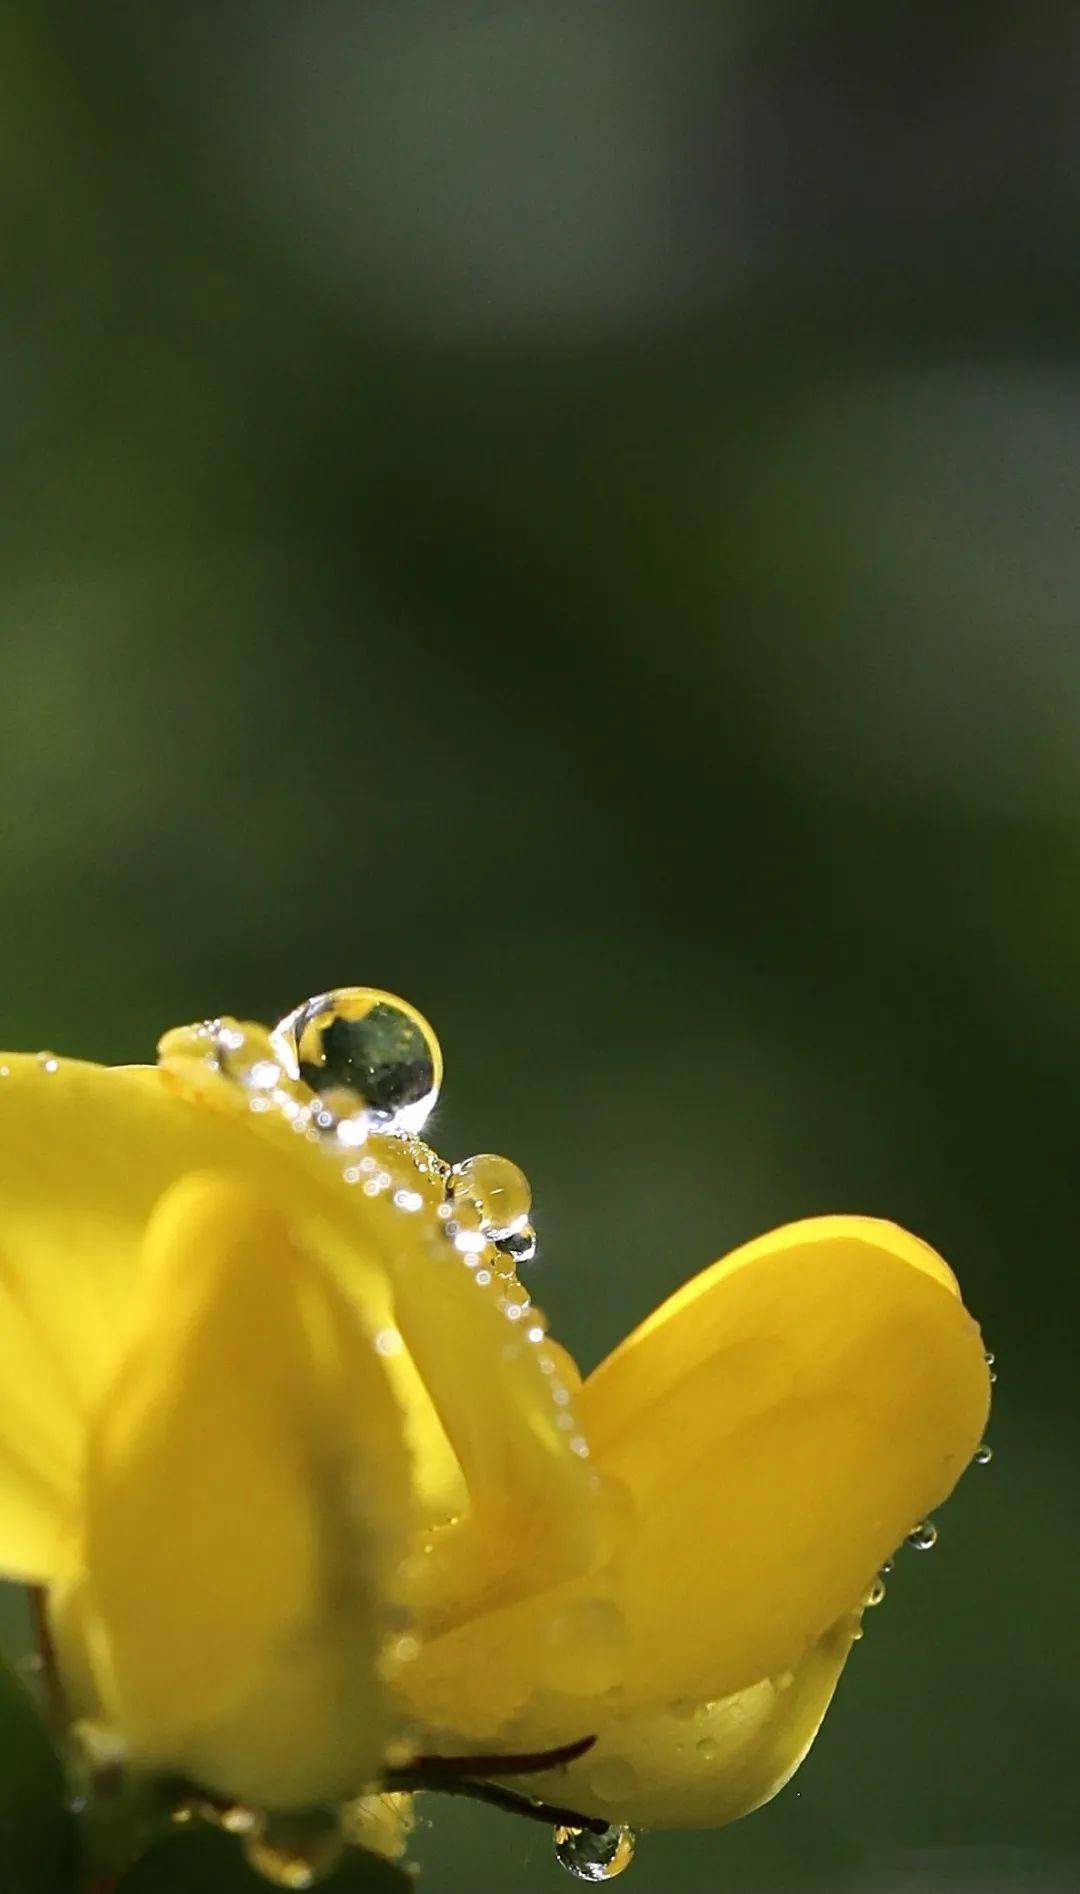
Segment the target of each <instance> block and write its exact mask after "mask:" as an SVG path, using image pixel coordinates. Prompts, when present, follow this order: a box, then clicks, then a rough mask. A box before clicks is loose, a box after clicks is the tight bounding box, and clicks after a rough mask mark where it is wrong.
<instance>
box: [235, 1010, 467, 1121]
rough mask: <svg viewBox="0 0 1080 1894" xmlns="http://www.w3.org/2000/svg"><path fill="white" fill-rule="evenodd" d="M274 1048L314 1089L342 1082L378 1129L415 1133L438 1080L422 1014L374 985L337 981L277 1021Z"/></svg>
mask: <svg viewBox="0 0 1080 1894" xmlns="http://www.w3.org/2000/svg"><path fill="white" fill-rule="evenodd" d="M271 1039H272V1041H273V1044H274V1047H275V1049H276V1050H277V1051H278V1052H279V1053H280V1054H281V1055H282V1056H286V1057H289V1058H291V1059H293V1060H294V1061H295V1064H296V1068H297V1070H298V1071H299V1074H300V1077H301V1078H302V1079H303V1080H304V1082H305V1084H307V1085H309V1086H310V1087H311V1089H312V1091H314V1092H319V1093H325V1092H328V1091H330V1090H332V1089H335V1088H339V1087H340V1088H344V1090H345V1091H347V1092H349V1093H351V1094H352V1095H353V1096H354V1097H355V1099H356V1100H357V1101H358V1103H359V1104H360V1105H361V1106H362V1107H363V1108H364V1110H365V1111H366V1112H367V1113H368V1115H369V1117H370V1119H371V1121H372V1123H373V1125H374V1126H376V1128H377V1129H378V1130H380V1131H383V1132H418V1131H420V1130H422V1128H423V1126H424V1124H425V1122H426V1120H427V1119H428V1117H429V1116H430V1114H431V1112H432V1110H433V1109H434V1106H435V1103H436V1100H437V1099H438V1096H439V1088H440V1085H441V1083H442V1069H443V1061H442V1051H441V1049H440V1046H439V1042H438V1040H437V1038H436V1037H435V1034H434V1032H433V1031H432V1029H431V1027H430V1026H429V1025H428V1022H427V1020H426V1019H425V1018H424V1017H423V1014H422V1013H419V1012H417V1010H416V1008H415V1007H414V1006H410V1005H409V1004H408V1002H407V1001H406V1000H401V999H398V998H397V996H396V995H395V994H393V993H384V992H383V991H382V990H381V989H380V988H378V987H366V986H352V987H337V988H334V989H333V990H332V991H330V992H328V993H321V994H318V995H317V996H316V997H315V998H314V999H310V1000H305V1001H303V1003H302V1004H301V1005H300V1006H297V1007H295V1008H294V1009H293V1011H292V1012H291V1013H289V1014H287V1015H286V1017H285V1018H284V1019H283V1020H281V1021H279V1023H278V1025H277V1026H276V1027H275V1028H274V1031H273V1033H272V1035H271Z"/></svg>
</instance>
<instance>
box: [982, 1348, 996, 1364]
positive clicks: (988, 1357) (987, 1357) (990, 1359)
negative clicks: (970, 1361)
mask: <svg viewBox="0 0 1080 1894" xmlns="http://www.w3.org/2000/svg"><path fill="white" fill-rule="evenodd" d="M983 1360H984V1361H985V1363H986V1365H987V1367H988V1368H992V1367H993V1365H994V1361H995V1355H994V1351H993V1349H992V1348H988V1349H987V1350H986V1352H985V1354H984V1355H983Z"/></svg>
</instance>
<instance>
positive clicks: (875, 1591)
mask: <svg viewBox="0 0 1080 1894" xmlns="http://www.w3.org/2000/svg"><path fill="white" fill-rule="evenodd" d="M884 1596H885V1580H884V1579H883V1578H882V1577H881V1574H880V1573H879V1574H878V1576H877V1578H875V1580H874V1582H873V1584H872V1585H871V1587H870V1590H869V1591H868V1592H867V1594H866V1597H865V1598H864V1599H863V1604H864V1605H865V1606H866V1607H867V1609H868V1610H870V1609H872V1608H873V1607H874V1606H875V1605H880V1604H881V1602H882V1599H883V1598H884Z"/></svg>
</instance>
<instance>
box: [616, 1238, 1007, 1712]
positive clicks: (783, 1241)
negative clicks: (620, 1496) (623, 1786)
mask: <svg viewBox="0 0 1080 1894" xmlns="http://www.w3.org/2000/svg"><path fill="white" fill-rule="evenodd" d="M988 1401H989V1384H988V1375H987V1368H986V1363H985V1361H984V1358H983V1349H982V1342H981V1338H980V1335H979V1330H978V1328H977V1326H976V1324H975V1323H974V1322H973V1321H972V1319H971V1317H970V1316H969V1315H968V1314H967V1313H966V1311H965V1309H964V1307H963V1304H962V1303H961V1301H960V1299H959V1295H958V1293H957V1290H956V1286H955V1281H954V1279H953V1277H952V1275H951V1272H950V1271H949V1270H948V1269H947V1268H946V1265H945V1264H944V1263H943V1262H942V1261H941V1259H940V1258H939V1257H937V1256H935V1255H934V1253H933V1251H931V1250H929V1249H928V1248H927V1247H926V1246H925V1245H924V1244H921V1243H919V1242H917V1241H916V1239H914V1238H912V1237H910V1236H908V1235H907V1234H906V1233H905V1232H904V1231H902V1230H899V1229H897V1228H896V1226H895V1225H893V1224H889V1223H883V1222H878V1221H876V1220H875V1219H872V1218H865V1217H822V1218H816V1219H811V1220H809V1221H807V1222H805V1223H795V1224H790V1225H788V1226H787V1227H786V1228H785V1229H781V1230H777V1231H774V1232H772V1233H771V1235H769V1236H766V1237H763V1238H761V1239H760V1240H759V1241H758V1242H756V1243H750V1244H748V1245H746V1246H745V1248H743V1249H741V1250H737V1251H736V1252H735V1253H734V1255H732V1256H729V1257H728V1258H726V1259H725V1260H724V1261H723V1262H720V1263H717V1264H715V1265H714V1266H713V1268H711V1269H709V1270H706V1271H705V1272H704V1274H703V1275H701V1276H699V1277H698V1278H696V1279H695V1280H694V1281H692V1282H691V1283H689V1284H688V1285H687V1286H686V1287H685V1288H684V1289H682V1290H680V1291H679V1292H678V1293H677V1294H676V1295H674V1296H673V1297H672V1298H671V1300H670V1301H669V1302H668V1303H666V1304H664V1305H663V1306H662V1307H661V1308H660V1309H658V1310H657V1311H656V1313H655V1314H654V1315H653V1316H651V1317H650V1318H649V1320H648V1321H647V1322H646V1323H645V1324H644V1325H643V1326H642V1327H641V1328H640V1329H638V1330H637V1331H636V1332H635V1333H634V1334H632V1335H631V1336H630V1337H629V1338H628V1339H627V1340H626V1341H625V1342H624V1343H623V1344H622V1345H621V1347H620V1348H618V1349H617V1350H616V1351H615V1353H614V1354H613V1355H612V1356H611V1357H610V1358H609V1359H608V1360H607V1361H606V1362H605V1363H603V1364H602V1365H601V1367H600V1368H599V1369H598V1370H597V1371H596V1373H595V1374H594V1375H592V1376H591V1377H590V1378H589V1380H588V1381H587V1382H586V1384H585V1387H584V1389H583V1392H582V1412H583V1415H584V1417H585V1421H586V1428H587V1431H588V1434H589V1438H590V1440H591V1442H592V1446H593V1453H594V1459H595V1463H596V1464H597V1465H598V1466H599V1467H600V1468H602V1469H603V1470H604V1471H605V1472H607V1473H611V1474H614V1475H616V1476H617V1477H618V1478H619V1479H621V1480H623V1481H624V1482H625V1483H626V1485H627V1487H628V1488H629V1490H630V1492H631V1494H632V1496H633V1499H634V1502H635V1505H636V1507H637V1511H638V1527H637V1531H636V1534H635V1539H634V1545H633V1551H632V1555H631V1556H629V1557H628V1558H627V1559H625V1560H624V1561H623V1563H622V1565H621V1567H620V1571H619V1577H618V1583H617V1585H616V1588H615V1598H616V1602H617V1603H618V1604H619V1606H620V1608H621V1610H622V1611H623V1613H624V1615H625V1618H626V1622H627V1627H628V1633H629V1645H628V1649H629V1656H628V1662H627V1672H626V1678H625V1687H626V1690H627V1693H628V1695H629V1696H630V1698H631V1699H632V1700H636V1701H638V1702H640V1703H654V1704H657V1705H660V1704H663V1703H664V1702H665V1700H670V1698H671V1697H672V1696H680V1695H685V1694H693V1695H695V1696H699V1697H700V1696H706V1697H721V1696H727V1695H730V1694H732V1693H733V1692H736V1691H739V1690H742V1689H743V1688H745V1687H746V1686H748V1685H751V1684H754V1683H756V1682H758V1681H759V1680H760V1679H761V1678H763V1677H768V1676H770V1675H772V1674H773V1673H775V1672H776V1671H778V1670H780V1669H782V1668H784V1667H785V1666H790V1665H791V1664H793V1663H794V1662H796V1661H797V1659H798V1657H799V1655H800V1654H801V1652H802V1651H803V1650H804V1649H805V1648H806V1647H807V1646H808V1645H809V1644H810V1643H811V1642H812V1641H813V1640H815V1639H817V1638H819V1637H820V1636H821V1635H822V1634H823V1633H824V1632H825V1631H826V1630H827V1628H828V1627H829V1625H831V1624H833V1623H834V1622H835V1621H836V1620H837V1619H838V1618H839V1617H840V1616H841V1614H842V1613H843V1612H845V1611H846V1610H848V1609H850V1608H851V1607H852V1606H853V1605H855V1604H856V1603H857V1602H858V1599H859V1597H860V1596H861V1594H862V1592H863V1590H864V1589H865V1588H866V1586H867V1585H868V1584H869V1583H870V1580H871V1579H872V1577H873V1575H874V1572H875V1571H876V1569H877V1568H878V1566H879V1565H880V1564H881V1563H882V1562H883V1561H884V1559H885V1558H887V1557H888V1555H889V1553H890V1552H891V1551H892V1550H893V1549H894V1547H895V1546H896V1545H897V1544H898V1542H899V1541H900V1540H901V1539H902V1538H903V1536H904V1534H905V1533H906V1532H907V1531H908V1530H909V1529H910V1528H911V1526H913V1525H914V1524H915V1523H916V1521H917V1520H919V1519H920V1518H921V1517H922V1516H923V1515H924V1514H925V1513H926V1512H927V1511H928V1510H929V1509H930V1508H931V1507H932V1506H934V1505H936V1504H937V1503H938V1502H939V1501H941V1500H942V1499H944V1498H945V1496H946V1495H947V1494H948V1493H949V1492H950V1491H951V1490H952V1487H953V1486H954V1485H955V1483H956V1481H957V1479H958V1478H959V1476H960V1474H961V1473H962V1471H963V1469H964V1467H965V1466H966V1465H967V1464H968V1461H969V1460H970V1458H971V1455H972V1453H973V1451H974V1449H975V1447H976V1445H977V1444H978V1441H979V1439H980V1437H981V1434H982V1430H983V1426H984V1424H985V1420H986V1413H987V1407H988Z"/></svg>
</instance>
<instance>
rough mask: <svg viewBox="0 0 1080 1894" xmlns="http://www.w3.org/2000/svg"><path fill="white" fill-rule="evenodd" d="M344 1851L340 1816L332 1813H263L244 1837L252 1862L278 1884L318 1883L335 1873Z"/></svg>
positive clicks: (247, 1854)
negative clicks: (312, 1814)
mask: <svg viewBox="0 0 1080 1894" xmlns="http://www.w3.org/2000/svg"><path fill="white" fill-rule="evenodd" d="M344 1852H345V1842H344V1839H343V1837H342V1834H341V1830H340V1828H339V1826H338V1823H337V1820H336V1818H335V1817H334V1816H329V1815H327V1816H313V1817H311V1818H310V1819H306V1818H303V1817H291V1816H260V1817H259V1818H258V1819H257V1821H256V1824H255V1827H254V1828H253V1829H252V1830H251V1832H250V1833H249V1834H247V1835H245V1837H244V1854H245V1856H246V1858H247V1861H248V1863H249V1865H250V1866H251V1867H253V1868H254V1869H255V1872H256V1874H261V1875H262V1877H263V1880H264V1881H269V1882H270V1883H271V1884H272V1885H273V1886H274V1887H293V1888H304V1887H314V1886H315V1885H316V1883H317V1882H318V1881H321V1880H322V1879H323V1877H324V1876H325V1875H328V1874H332V1873H333V1871H334V1869H335V1868H336V1867H337V1866H338V1865H339V1863H340V1861H341V1858H342V1855H343V1854H344Z"/></svg>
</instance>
